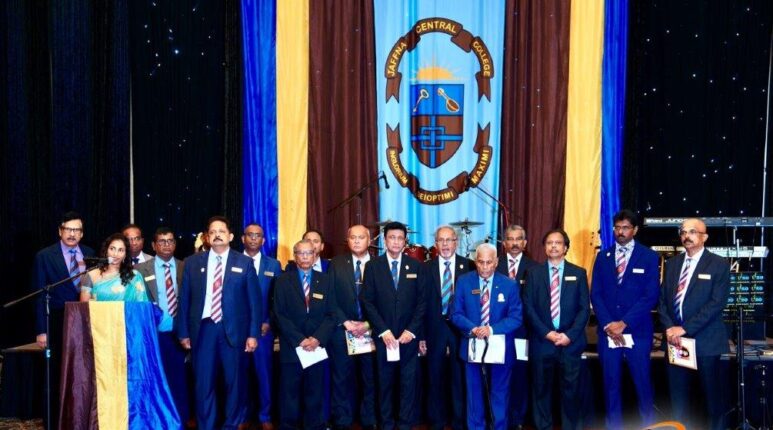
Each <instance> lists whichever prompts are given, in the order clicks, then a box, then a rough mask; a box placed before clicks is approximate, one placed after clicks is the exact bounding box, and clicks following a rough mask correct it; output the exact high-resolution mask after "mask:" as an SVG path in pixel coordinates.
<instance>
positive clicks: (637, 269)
mask: <svg viewBox="0 0 773 430" xmlns="http://www.w3.org/2000/svg"><path fill="white" fill-rule="evenodd" d="M632 272H633V273H644V269H639V268H636V267H634V268H633V270H632Z"/></svg>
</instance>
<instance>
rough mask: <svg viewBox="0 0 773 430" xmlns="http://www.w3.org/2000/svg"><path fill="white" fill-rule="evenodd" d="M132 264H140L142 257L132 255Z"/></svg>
mask: <svg viewBox="0 0 773 430" xmlns="http://www.w3.org/2000/svg"><path fill="white" fill-rule="evenodd" d="M132 264H135V265H136V264H140V257H132Z"/></svg>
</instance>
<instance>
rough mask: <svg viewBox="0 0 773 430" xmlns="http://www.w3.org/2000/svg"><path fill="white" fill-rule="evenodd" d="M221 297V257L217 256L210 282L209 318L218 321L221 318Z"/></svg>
mask: <svg viewBox="0 0 773 430" xmlns="http://www.w3.org/2000/svg"><path fill="white" fill-rule="evenodd" d="M222 298H223V257H222V256H220V255H218V256H217V265H216V266H215V281H214V282H213V283H212V308H210V309H211V313H210V318H212V321H214V322H216V323H219V322H220V320H222V319H223V309H222V307H221V300H222Z"/></svg>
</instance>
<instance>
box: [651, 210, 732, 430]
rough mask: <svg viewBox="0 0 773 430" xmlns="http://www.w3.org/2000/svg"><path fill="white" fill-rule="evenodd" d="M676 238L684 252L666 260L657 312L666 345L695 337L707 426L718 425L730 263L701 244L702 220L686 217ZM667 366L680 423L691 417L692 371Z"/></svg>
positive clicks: (704, 237)
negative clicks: (723, 310) (723, 313)
mask: <svg viewBox="0 0 773 430" xmlns="http://www.w3.org/2000/svg"><path fill="white" fill-rule="evenodd" d="M679 238H680V240H681V242H682V245H683V246H684V248H685V252H684V253H682V254H679V255H677V256H675V257H672V258H670V259H669V260H668V261H666V264H665V270H664V275H663V285H662V286H661V295H660V304H659V306H658V314H659V315H660V322H661V323H662V324H663V327H664V328H665V330H666V333H665V337H666V339H667V341H668V343H670V344H672V345H676V346H679V345H680V344H681V340H682V337H687V338H692V339H695V349H696V355H697V364H698V371H697V376H698V378H699V379H700V385H701V388H702V393H703V395H704V397H705V399H706V407H707V409H708V416H709V419H710V427H711V428H712V429H722V428H724V422H723V421H724V420H723V413H724V411H725V397H724V395H723V392H724V391H725V390H726V389H727V387H726V385H725V383H726V380H727V377H726V375H725V373H726V370H725V368H724V366H722V365H721V364H720V361H719V357H720V355H721V354H723V353H726V352H728V351H729V348H728V345H727V340H728V338H727V330H726V329H725V325H724V323H723V322H722V309H724V307H725V305H726V304H727V298H728V295H729V294H730V265H729V264H728V263H727V261H726V260H725V259H724V258H722V257H720V256H718V255H716V254H712V253H711V252H710V251H709V250H707V249H706V248H705V247H704V244H705V243H706V240H707V239H708V238H709V236H708V234H706V224H705V223H704V222H703V221H702V220H700V219H695V218H692V219H686V220H684V222H682V226H681V228H680V229H679ZM667 370H668V386H669V390H670V392H671V407H672V409H673V410H672V412H673V415H674V416H673V418H674V419H676V420H677V421H680V422H682V423H684V422H685V421H684V420H685V419H686V418H690V417H688V414H687V407H688V405H689V403H690V397H691V396H692V395H694V394H692V393H691V391H692V390H691V387H694V386H695V385H693V383H692V378H693V377H694V376H695V372H694V371H693V370H690V369H686V368H683V367H679V366H675V365H671V366H668V369H667ZM690 427H691V428H692V425H690Z"/></svg>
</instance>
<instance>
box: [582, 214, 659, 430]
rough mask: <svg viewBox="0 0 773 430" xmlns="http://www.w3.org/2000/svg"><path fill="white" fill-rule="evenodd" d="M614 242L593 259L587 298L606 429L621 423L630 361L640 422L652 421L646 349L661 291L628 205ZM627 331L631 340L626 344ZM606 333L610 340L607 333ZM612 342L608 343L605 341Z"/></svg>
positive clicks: (651, 253)
mask: <svg viewBox="0 0 773 430" xmlns="http://www.w3.org/2000/svg"><path fill="white" fill-rule="evenodd" d="M613 220H614V223H615V224H614V234H615V242H616V243H615V245H614V246H612V247H610V248H609V249H605V250H603V251H601V252H600V253H599V254H598V255H597V256H596V262H595V264H594V265H593V288H592V289H591V302H592V303H593V309H594V310H595V312H596V318H597V319H598V323H599V325H598V332H599V343H598V351H599V358H600V360H601V368H602V371H603V375H604V396H605V400H606V409H607V418H606V424H607V428H608V429H622V428H623V414H622V409H623V408H622V404H621V397H622V391H621V388H622V384H621V377H622V370H623V361H624V360H625V361H626V362H627V363H628V370H629V371H630V373H631V379H632V380H633V384H634V387H636V394H637V397H638V398H639V415H640V416H641V419H642V421H643V422H642V424H643V425H649V424H652V423H653V422H654V418H655V416H654V406H653V391H652V381H651V380H650V351H651V349H652V332H653V326H652V316H651V315H650V311H652V309H654V308H655V306H656V305H657V303H658V296H659V295H660V288H659V285H658V278H659V274H660V273H659V271H658V255H657V254H656V253H655V252H654V251H652V250H651V249H649V248H647V247H646V246H644V245H642V244H640V243H639V242H636V241H634V240H633V238H634V236H636V233H637V232H638V231H639V219H638V217H637V216H636V214H635V213H633V212H632V211H630V210H628V209H623V210H622V211H620V212H618V213H616V214H615V216H614V218H613ZM625 334H629V335H631V338H632V340H633V345H630V344H627V342H626V341H625V339H624V336H623V335H625ZM607 338H609V340H608V339H607ZM610 341H611V342H612V343H613V345H615V346H616V348H610V346H609V342H610Z"/></svg>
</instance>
